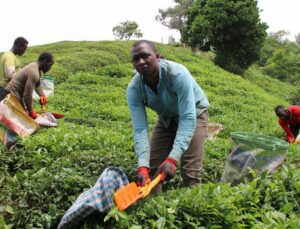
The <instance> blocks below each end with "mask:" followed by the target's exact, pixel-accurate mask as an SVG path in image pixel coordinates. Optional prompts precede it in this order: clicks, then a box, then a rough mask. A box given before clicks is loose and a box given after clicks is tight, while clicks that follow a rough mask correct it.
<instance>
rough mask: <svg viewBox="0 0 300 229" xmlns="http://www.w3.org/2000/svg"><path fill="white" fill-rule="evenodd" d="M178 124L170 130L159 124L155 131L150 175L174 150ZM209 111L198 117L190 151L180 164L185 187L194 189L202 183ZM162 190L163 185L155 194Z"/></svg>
mask: <svg viewBox="0 0 300 229" xmlns="http://www.w3.org/2000/svg"><path fill="white" fill-rule="evenodd" d="M177 127H178V125H177V123H176V122H172V123H171V125H170V126H169V128H164V127H163V126H162V124H161V123H160V122H158V123H157V124H156V126H155V128H154V130H153V133H152V136H151V141H150V175H151V176H153V175H154V174H155V173H156V170H157V168H158V167H159V165H160V164H161V163H162V162H163V161H164V160H165V159H166V157H167V156H168V155H169V153H170V152H171V150H172V147H173V143H174V139H175V136H176V131H177ZM207 128H208V111H205V112H203V113H202V114H201V115H199V116H198V117H197V127H196V130H195V132H194V136H193V138H192V140H191V142H190V145H189V147H188V149H187V150H186V151H185V152H184V153H183V155H182V157H181V163H180V166H181V167H180V172H181V176H182V179H183V185H184V186H186V187H194V186H196V185H198V184H199V183H200V182H201V179H200V170H201V167H202V161H203V158H204V141H205V138H206V136H207ZM161 190H162V186H161V184H160V185H158V186H157V188H156V190H155V191H154V192H160V191H161Z"/></svg>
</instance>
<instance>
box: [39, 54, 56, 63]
mask: <svg viewBox="0 0 300 229" xmlns="http://www.w3.org/2000/svg"><path fill="white" fill-rule="evenodd" d="M44 60H46V61H47V62H49V61H54V60H53V55H52V54H51V53H49V52H42V53H41V54H40V56H39V59H38V61H44Z"/></svg>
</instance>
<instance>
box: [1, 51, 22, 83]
mask: <svg viewBox="0 0 300 229" xmlns="http://www.w3.org/2000/svg"><path fill="white" fill-rule="evenodd" d="M19 70H20V62H19V60H18V59H17V57H16V55H15V54H14V53H13V52H12V51H8V52H6V53H4V54H3V56H2V57H1V60H0V86H2V87H5V86H6V85H7V84H8V82H9V81H10V80H11V79H12V76H13V75H14V74H16V73H17V72H18V71H19ZM8 71H9V72H11V74H9V75H7V74H6V73H7V72H8Z"/></svg>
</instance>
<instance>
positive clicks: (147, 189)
mask: <svg viewBox="0 0 300 229" xmlns="http://www.w3.org/2000/svg"><path fill="white" fill-rule="evenodd" d="M161 176H162V175H161V174H159V175H158V176H157V177H155V179H154V180H153V181H151V182H150V183H149V184H148V185H146V186H144V187H139V190H140V191H141V193H142V198H145V197H146V196H148V195H149V194H150V192H151V190H152V189H153V188H154V187H155V186H156V185H157V184H158V183H159V182H160V178H161Z"/></svg>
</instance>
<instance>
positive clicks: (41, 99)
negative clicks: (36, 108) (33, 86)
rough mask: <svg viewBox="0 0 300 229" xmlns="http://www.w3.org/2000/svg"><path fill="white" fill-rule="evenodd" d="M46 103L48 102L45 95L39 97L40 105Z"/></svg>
mask: <svg viewBox="0 0 300 229" xmlns="http://www.w3.org/2000/svg"><path fill="white" fill-rule="evenodd" d="M47 102H48V100H47V96H46V95H41V96H40V103H41V104H42V105H46V104H47Z"/></svg>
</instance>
